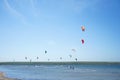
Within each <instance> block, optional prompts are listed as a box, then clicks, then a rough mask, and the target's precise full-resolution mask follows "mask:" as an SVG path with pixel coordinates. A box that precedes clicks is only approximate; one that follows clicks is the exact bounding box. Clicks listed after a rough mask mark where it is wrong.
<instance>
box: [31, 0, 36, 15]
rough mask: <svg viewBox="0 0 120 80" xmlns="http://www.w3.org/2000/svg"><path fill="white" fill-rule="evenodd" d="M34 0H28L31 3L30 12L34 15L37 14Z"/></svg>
mask: <svg viewBox="0 0 120 80" xmlns="http://www.w3.org/2000/svg"><path fill="white" fill-rule="evenodd" d="M35 1H36V0H30V4H31V7H32V12H33V15H34V16H38V12H37V10H36V9H37V8H36V7H35Z"/></svg>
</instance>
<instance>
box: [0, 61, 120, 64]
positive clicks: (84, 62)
mask: <svg viewBox="0 0 120 80" xmlns="http://www.w3.org/2000/svg"><path fill="white" fill-rule="evenodd" d="M34 64H35V65H36V64H38V65H39V64H40V65H41V64H43V65H53V64H55V65H62V64H64V65H69V64H76V65H77V64H120V62H88V61H83V62H80V61H75V62H74V61H73V62H50V61H48V62H0V65H34Z"/></svg>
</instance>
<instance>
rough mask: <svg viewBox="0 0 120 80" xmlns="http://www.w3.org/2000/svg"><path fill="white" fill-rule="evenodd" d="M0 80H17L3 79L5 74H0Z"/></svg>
mask: <svg viewBox="0 0 120 80" xmlns="http://www.w3.org/2000/svg"><path fill="white" fill-rule="evenodd" d="M0 80H18V79H12V78H7V77H5V73H3V72H0Z"/></svg>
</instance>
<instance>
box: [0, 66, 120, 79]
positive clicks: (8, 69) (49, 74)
mask: <svg viewBox="0 0 120 80" xmlns="http://www.w3.org/2000/svg"><path fill="white" fill-rule="evenodd" d="M0 71H2V72H5V73H6V76H8V77H11V78H18V79H21V80H120V64H77V65H76V64H71V65H62V64H61V65H57V64H56V65H55V64H54V65H40V64H39V65H37V64H36V65H0Z"/></svg>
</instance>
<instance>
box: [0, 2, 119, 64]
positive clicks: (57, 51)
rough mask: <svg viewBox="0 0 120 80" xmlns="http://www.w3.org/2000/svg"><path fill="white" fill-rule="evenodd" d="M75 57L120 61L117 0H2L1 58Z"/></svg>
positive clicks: (0, 26) (40, 59) (52, 59)
mask: <svg viewBox="0 0 120 80" xmlns="http://www.w3.org/2000/svg"><path fill="white" fill-rule="evenodd" d="M81 26H85V31H82V30H81ZM81 39H84V41H85V43H84V44H82V43H81ZM72 49H74V50H75V51H72ZM45 50H46V51H47V53H46V54H45ZM69 55H72V57H71V58H70V56H69ZM25 57H27V59H25ZM36 57H39V59H37V58H36ZM60 57H62V59H60ZM75 58H77V60H78V61H113V62H116V61H117V62H120V0H0V62H2V61H30V60H32V61H48V60H49V61H75Z"/></svg>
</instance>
